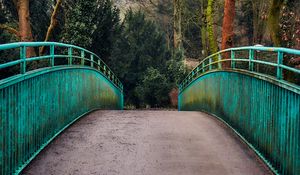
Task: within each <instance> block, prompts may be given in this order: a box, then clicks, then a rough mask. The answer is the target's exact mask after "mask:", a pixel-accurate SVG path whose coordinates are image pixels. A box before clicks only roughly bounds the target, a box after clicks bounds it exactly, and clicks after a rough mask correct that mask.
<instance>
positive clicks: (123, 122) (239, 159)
mask: <svg viewBox="0 0 300 175" xmlns="http://www.w3.org/2000/svg"><path fill="white" fill-rule="evenodd" d="M23 173H24V174H32V175H36V174H43V175H47V174H53V175H67V174H70V175H76V174H78V175H88V174H96V175H119V174H121V175H181V174H182V175H193V174H197V175H199V174H203V175H210V174H213V175H242V174H252V175H259V174H270V173H269V172H268V171H267V170H266V168H265V166H264V165H263V164H262V163H260V162H259V161H258V160H257V159H256V157H255V156H254V154H253V152H252V151H251V150H249V149H248V148H247V147H246V146H245V145H244V144H242V143H241V142H240V141H239V139H237V137H236V136H234V135H233V133H232V132H231V131H230V130H229V129H228V128H226V127H225V126H224V125H223V124H222V123H221V122H219V121H218V120H216V119H214V118H213V117H210V116H208V115H206V114H203V113H200V112H177V111H96V112H93V113H91V114H90V115H88V116H86V117H84V118H82V119H81V120H80V121H78V122H77V123H75V124H74V125H73V126H71V127H70V128H69V129H67V130H66V131H65V132H64V133H63V134H62V135H60V136H59V137H58V138H57V139H56V140H55V141H54V142H52V143H51V144H50V145H49V146H48V147H47V148H46V149H45V150H44V151H43V152H42V153H41V154H40V155H39V156H38V157H37V158H36V159H35V160H34V161H33V162H32V163H31V164H30V165H29V166H28V167H27V168H26V169H25V171H24V172H23Z"/></svg>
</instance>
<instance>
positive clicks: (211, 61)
mask: <svg viewBox="0 0 300 175" xmlns="http://www.w3.org/2000/svg"><path fill="white" fill-rule="evenodd" d="M238 51H248V52H249V57H248V58H237V57H236V55H235V53H236V52H238ZM255 51H256V52H273V53H276V54H277V60H276V63H274V62H268V61H261V60H256V59H255V56H254V52H255ZM228 52H229V53H228ZM224 53H227V54H229V55H230V56H229V57H230V58H227V59H223V58H222V54H224ZM284 54H291V55H299V56H300V50H295V49H289V48H282V47H263V46H245V47H236V48H229V49H225V50H221V51H219V52H217V53H214V54H212V55H210V56H208V57H206V58H205V59H203V60H202V61H201V62H200V63H199V64H198V66H197V67H195V68H194V69H193V70H192V71H191V72H190V73H189V74H188V75H187V77H186V78H185V79H184V80H183V81H182V82H181V83H180V85H179V91H180V92H182V91H183V90H184V89H185V88H186V87H187V86H188V85H189V84H190V83H191V82H192V81H194V80H195V79H197V78H198V77H199V76H201V75H202V74H204V73H206V72H209V71H212V70H216V69H217V70H224V69H226V70H227V69H235V67H236V66H235V63H238V62H248V63H249V68H248V69H247V70H248V71H251V72H254V73H257V71H255V70H254V69H253V63H257V64H263V65H267V66H272V67H276V68H277V72H276V78H277V79H278V80H282V78H283V70H288V71H291V72H294V73H296V74H299V75H300V69H297V68H293V67H290V66H287V65H284V64H283V57H284ZM224 62H231V66H230V67H224V66H222V64H221V63H224ZM213 65H217V68H213ZM206 69H207V70H206Z"/></svg>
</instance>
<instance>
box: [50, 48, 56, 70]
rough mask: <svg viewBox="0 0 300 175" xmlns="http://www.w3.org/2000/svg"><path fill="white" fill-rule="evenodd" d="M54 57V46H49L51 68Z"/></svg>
mask: <svg viewBox="0 0 300 175" xmlns="http://www.w3.org/2000/svg"><path fill="white" fill-rule="evenodd" d="M54 55H55V51H54V45H53V44H52V45H50V56H51V58H50V66H51V67H53V66H54Z"/></svg>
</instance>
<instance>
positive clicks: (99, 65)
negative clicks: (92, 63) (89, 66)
mask: <svg viewBox="0 0 300 175" xmlns="http://www.w3.org/2000/svg"><path fill="white" fill-rule="evenodd" d="M100 67H101V61H100V60H98V70H100ZM100 71H101V70H100Z"/></svg>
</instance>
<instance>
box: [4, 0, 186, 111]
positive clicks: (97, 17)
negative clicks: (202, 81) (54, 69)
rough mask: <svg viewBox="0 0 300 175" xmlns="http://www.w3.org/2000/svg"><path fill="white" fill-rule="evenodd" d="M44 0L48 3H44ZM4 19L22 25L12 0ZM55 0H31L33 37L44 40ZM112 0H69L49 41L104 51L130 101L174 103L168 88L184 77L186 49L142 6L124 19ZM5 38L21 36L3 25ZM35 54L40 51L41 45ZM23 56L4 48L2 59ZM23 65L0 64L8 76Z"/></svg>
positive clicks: (13, 39) (101, 53)
mask: <svg viewBox="0 0 300 175" xmlns="http://www.w3.org/2000/svg"><path fill="white" fill-rule="evenodd" d="M42 3H44V5H42ZM0 4H1V9H5V10H3V11H1V15H0V22H1V24H5V25H9V26H11V27H15V28H17V25H18V12H17V9H16V7H15V6H14V4H13V2H12V1H9V2H8V1H5V3H4V2H0ZM55 4H56V1H44V0H43V1H41V2H40V1H37V2H35V1H34V2H31V1H30V8H29V10H30V19H31V21H30V23H31V27H32V31H33V32H32V35H33V38H34V41H43V40H44V38H45V35H46V32H47V28H48V26H49V23H50V17H51V14H52V11H53V8H54V6H55ZM119 15H120V13H119V10H118V9H117V8H116V7H115V6H114V5H113V2H112V1H111V0H91V1H85V0H74V1H73V0H65V1H63V3H62V4H61V8H59V11H58V14H57V15H56V19H55V24H56V25H55V29H54V31H53V34H52V35H51V37H50V39H49V41H58V42H64V43H70V44H74V45H78V46H81V47H84V48H87V49H89V50H91V51H93V52H95V53H96V54H97V55H99V56H100V57H101V58H102V59H103V60H104V61H105V62H106V63H107V64H108V65H109V66H110V67H111V68H112V69H113V70H114V72H115V73H116V74H117V75H118V77H119V78H120V79H121V81H122V82H123V84H124V86H125V98H126V102H127V103H126V104H128V105H134V106H136V107H145V106H147V105H149V106H151V107H161V106H169V104H170V99H169V95H168V94H169V92H170V91H171V89H173V88H175V87H176V85H177V84H178V82H179V79H182V76H183V72H184V67H183V62H182V54H174V56H172V50H170V46H169V45H168V43H167V40H166V34H165V33H164V32H163V31H162V30H161V29H160V28H159V27H158V26H157V24H156V23H154V22H152V21H151V20H147V19H146V18H145V15H144V13H143V12H141V11H139V12H133V11H131V10H130V11H128V12H127V14H126V15H125V16H126V17H125V19H124V20H123V21H122V22H121V19H120V16H119ZM0 39H1V42H2V43H8V42H16V41H18V36H16V35H13V34H12V33H9V32H8V31H6V30H0ZM36 54H41V53H39V52H38V51H37V50H36ZM16 57H18V52H15V53H12V52H10V53H6V52H0V58H1V59H2V60H0V61H1V62H7V61H9V60H12V59H15V58H16ZM15 72H18V66H16V67H15V68H12V69H5V70H1V75H4V77H5V76H8V75H12V74H14V73H15Z"/></svg>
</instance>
